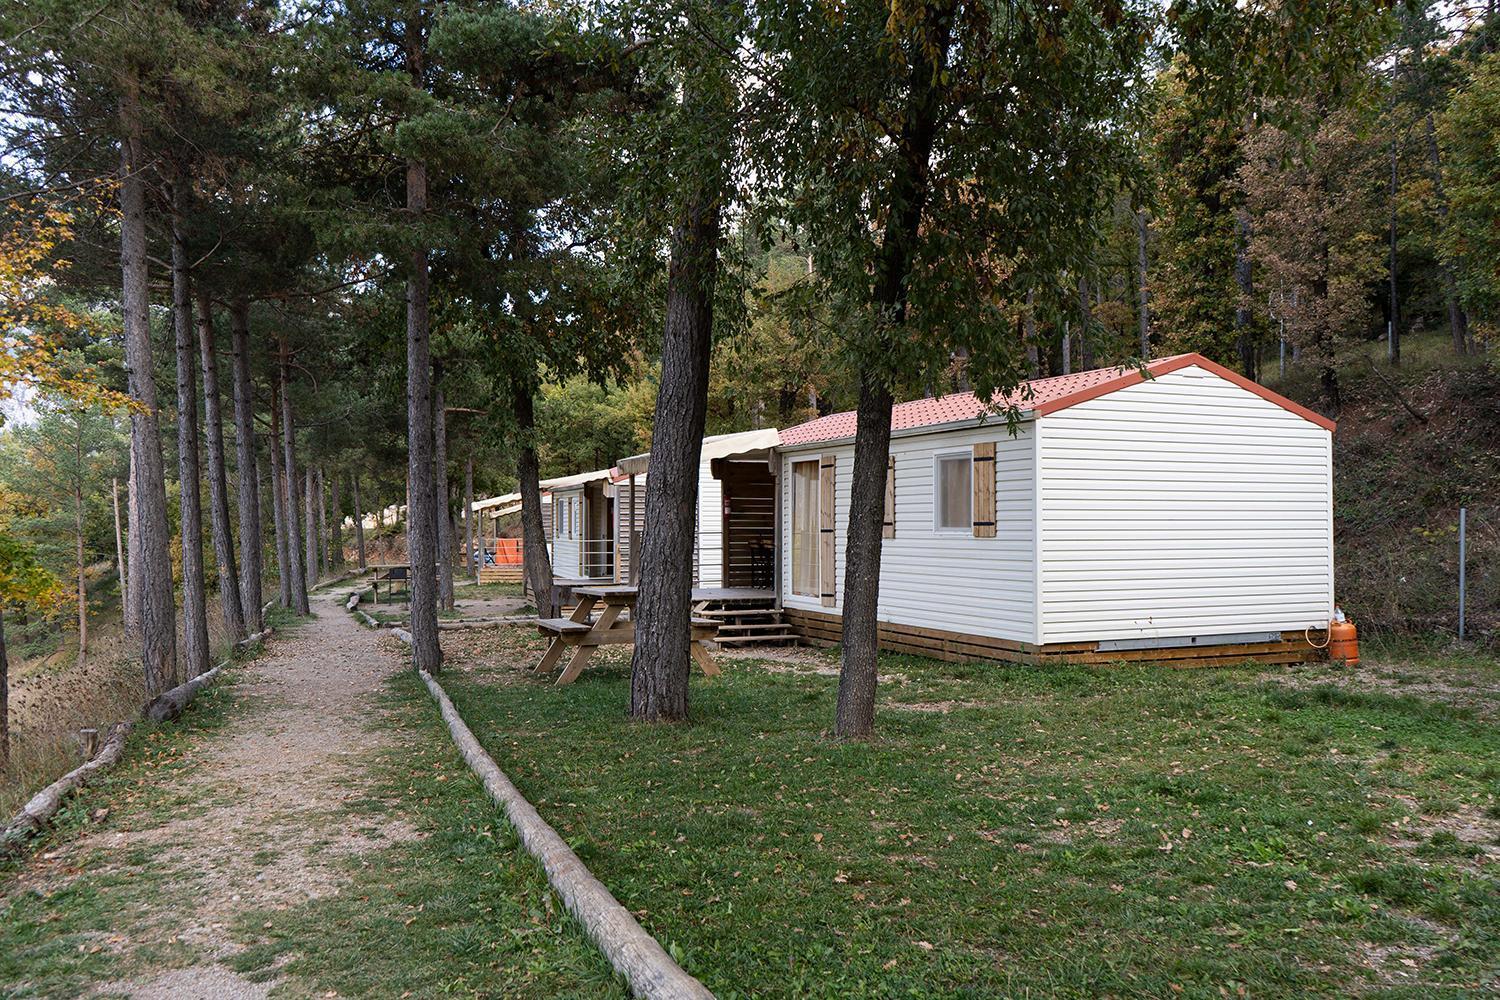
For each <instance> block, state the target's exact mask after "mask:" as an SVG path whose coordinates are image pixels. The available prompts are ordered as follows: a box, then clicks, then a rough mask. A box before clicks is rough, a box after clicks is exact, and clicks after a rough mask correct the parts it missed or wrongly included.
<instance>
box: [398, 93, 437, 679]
mask: <svg viewBox="0 0 1500 1000" xmlns="http://www.w3.org/2000/svg"><path fill="white" fill-rule="evenodd" d="M418 65H420V64H418ZM406 207H407V210H408V211H409V212H410V213H411V214H412V215H413V216H414V217H415V218H416V219H417V224H418V225H420V224H421V223H420V220H421V217H422V215H423V213H425V212H426V210H427V165H426V164H425V163H423V162H422V161H421V160H409V161H408V162H407V164H406ZM410 268H411V273H410V275H409V276H408V278H407V280H406V455H407V463H406V481H407V493H408V498H407V505H406V552H407V559H408V561H409V562H410V563H411V602H410V607H411V634H412V665H413V666H414V667H416V668H417V669H418V670H425V671H427V672H428V673H432V674H435V673H437V672H438V671H439V670H441V669H442V666H443V650H442V647H441V646H439V645H438V628H437V602H438V582H437V561H438V535H437V532H438V528H437V497H436V495H435V494H434V492H433V483H432V478H433V476H432V459H433V455H432V452H433V427H432V352H431V343H430V340H429V329H428V322H429V317H428V305H427V298H428V273H427V251H426V249H419V250H416V251H414V252H413V253H412V255H411V260H410Z"/></svg>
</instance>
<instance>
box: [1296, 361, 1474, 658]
mask: <svg viewBox="0 0 1500 1000" xmlns="http://www.w3.org/2000/svg"><path fill="white" fill-rule="evenodd" d="M1404 355H1405V358H1404V361H1403V364H1402V365H1401V366H1400V367H1399V368H1391V367H1390V366H1389V365H1387V364H1385V363H1384V360H1383V357H1382V358H1381V360H1379V361H1377V360H1375V358H1376V356H1377V355H1376V354H1375V353H1374V352H1373V351H1372V354H1371V356H1370V357H1369V358H1363V357H1361V358H1358V359H1357V360H1356V361H1354V362H1353V363H1351V364H1347V365H1345V366H1344V369H1343V371H1342V372H1341V391H1342V395H1343V407H1342V410H1341V411H1340V412H1339V413H1338V415H1337V416H1338V421H1339V426H1338V431H1337V433H1336V434H1335V436H1334V506H1335V514H1334V539H1335V549H1336V560H1337V568H1336V572H1337V591H1338V599H1339V604H1340V605H1341V606H1342V607H1343V608H1344V610H1345V611H1346V612H1347V613H1348V614H1349V615H1350V616H1351V617H1352V618H1354V619H1355V621H1356V622H1357V623H1358V624H1359V625H1360V627H1361V629H1362V630H1365V631H1366V632H1371V631H1373V632H1387V631H1389V632H1402V633H1428V634H1436V635H1453V634H1455V633H1456V630H1457V625H1458V511H1459V508H1460V507H1467V508H1468V585H1469V586H1468V614H1467V618H1468V637H1469V638H1470V639H1473V640H1476V641H1479V642H1481V643H1484V644H1488V645H1496V646H1500V367H1497V366H1496V364H1495V363H1494V360H1493V356H1490V357H1488V358H1455V357H1453V356H1452V354H1451V353H1449V351H1448V349H1447V344H1446V341H1445V339H1444V338H1437V337H1434V338H1432V339H1430V340H1419V341H1411V342H1409V343H1408V344H1407V345H1405V350H1404ZM1268 383H1269V384H1270V385H1272V387H1273V388H1276V389H1277V390H1278V391H1280V392H1283V393H1285V394H1286V395H1288V396H1290V397H1292V398H1293V399H1296V400H1298V401H1299V402H1302V403H1304V404H1306V405H1308V406H1311V407H1314V408H1319V405H1320V400H1319V394H1318V383H1317V373H1316V372H1313V371H1311V370H1302V371H1295V370H1294V371H1289V372H1288V374H1287V378H1286V379H1285V380H1284V381H1281V382H1279V383H1278V382H1277V381H1276V380H1268Z"/></svg>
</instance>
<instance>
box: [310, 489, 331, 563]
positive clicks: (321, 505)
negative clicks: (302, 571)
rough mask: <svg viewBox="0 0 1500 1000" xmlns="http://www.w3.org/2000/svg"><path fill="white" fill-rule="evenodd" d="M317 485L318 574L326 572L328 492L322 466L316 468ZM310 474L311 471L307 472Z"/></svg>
mask: <svg viewBox="0 0 1500 1000" xmlns="http://www.w3.org/2000/svg"><path fill="white" fill-rule="evenodd" d="M316 474H317V486H316V487H315V492H314V495H315V496H316V497H317V498H318V576H319V578H321V577H322V576H323V575H324V574H326V573H327V572H328V566H329V556H328V493H327V491H326V490H325V489H324V484H323V467H322V466H321V465H320V466H318V468H317V470H316ZM309 475H312V472H309Z"/></svg>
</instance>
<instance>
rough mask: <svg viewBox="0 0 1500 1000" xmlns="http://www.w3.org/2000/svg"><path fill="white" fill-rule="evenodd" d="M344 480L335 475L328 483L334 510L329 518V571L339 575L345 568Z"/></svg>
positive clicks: (331, 504) (330, 500)
mask: <svg viewBox="0 0 1500 1000" xmlns="http://www.w3.org/2000/svg"><path fill="white" fill-rule="evenodd" d="M342 485H343V481H342V478H341V477H340V476H339V475H337V474H335V475H334V476H333V478H332V479H330V480H329V481H328V491H329V493H331V494H332V496H330V497H329V505H330V506H331V507H332V508H333V511H332V516H331V517H329V518H328V531H329V534H328V571H329V572H330V573H338V572H339V571H340V570H342V569H343V568H344V497H343V492H342Z"/></svg>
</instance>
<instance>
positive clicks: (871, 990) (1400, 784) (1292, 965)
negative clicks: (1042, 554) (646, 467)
mask: <svg viewBox="0 0 1500 1000" xmlns="http://www.w3.org/2000/svg"><path fill="white" fill-rule="evenodd" d="M444 645H445V647H448V649H449V657H450V668H451V669H449V670H448V671H447V673H445V675H444V684H445V686H446V687H447V688H448V690H449V692H450V694H451V695H452V697H453V699H454V701H455V703H456V704H457V706H458V708H459V710H460V711H461V712H462V713H463V715H464V717H465V718H466V719H467V720H468V722H469V725H470V726H471V727H472V728H473V730H474V731H475V733H476V735H477V736H478V737H479V738H480V739H481V740H482V741H483V742H484V743H485V745H486V746H487V748H488V749H489V751H490V752H491V754H492V755H493V756H494V757H495V758H496V760H497V761H498V762H499V763H500V765H501V767H502V768H504V769H505V770H506V771H507V772H508V773H509V774H510V776H511V777H512V779H513V780H515V781H516V782H517V784H518V785H519V786H520V787H521V789H522V791H523V792H524V793H526V794H527V796H528V797H529V798H530V799H531V800H532V802H533V803H534V804H535V805H536V806H537V808H538V809H539V810H540V811H541V812H542V814H543V816H544V817H546V818H547V819H548V820H549V821H550V822H551V823H552V824H553V825H554V826H555V827H557V829H558V830H559V832H561V833H562V834H563V836H564V837H565V838H567V839H568V840H569V842H570V843H571V844H572V845H573V846H574V848H575V849H576V850H577V851H578V853H579V854H580V855H581V856H582V858H583V859H584V861H585V863H586V864H588V865H589V867H590V869H591V870H592V871H593V872H594V873H595V874H596V875H598V876H599V877H600V878H601V879H602V880H603V881H604V882H605V884H607V885H608V886H609V887H610V888H611V890H612V891H613V892H614V893H615V894H616V896H617V897H619V898H620V900H621V901H622V902H623V903H624V904H625V905H626V906H627V907H629V908H630V909H632V910H633V911H635V912H636V913H637V914H638V915H639V917H640V919H641V921H642V923H643V924H644V925H645V926H646V927H647V929H648V930H650V931H651V932H652V933H654V934H655V935H656V936H657V937H658V939H659V940H661V941H662V943H663V944H664V945H665V946H667V947H668V948H669V949H670V950H671V951H672V953H673V954H674V955H676V956H678V957H679V958H680V959H681V960H682V961H683V962H684V964H685V965H686V967H687V968H688V970H689V971H690V972H692V973H694V974H695V975H697V976H699V977H700V978H702V979H703V980H704V981H705V982H706V983H707V984H708V985H709V987H710V988H711V989H713V990H714V991H715V992H716V993H718V994H719V995H720V996H721V997H726V998H728V997H734V996H752V995H753V996H786V997H820V996H821V997H850V996H869V997H908V996H911V997H930V996H995V995H1011V996H1015V995H1029V996H1095V995H1100V994H1116V995H1135V996H1142V995H1149V996H1176V995H1187V996H1220V995H1229V996H1236V995H1249V996H1257V997H1265V996H1286V997H1292V996H1306V995H1309V994H1324V995H1347V994H1349V993H1350V992H1363V993H1366V994H1368V995H1376V996H1411V997H1416V996H1421V997H1433V996H1465V995H1473V994H1474V993H1475V992H1485V991H1488V990H1492V989H1495V988H1496V986H1497V984H1500V980H1497V976H1500V879H1497V877H1496V876H1497V873H1500V730H1497V727H1496V724H1497V719H1500V666H1497V664H1496V663H1494V662H1493V661H1488V660H1482V659H1471V660H1461V659H1460V660H1453V659H1445V658H1441V657H1435V656H1434V655H1431V654H1427V653H1423V652H1421V651H1410V650H1406V651H1402V650H1388V651H1375V652H1374V655H1373V656H1369V657H1367V659H1369V660H1370V661H1371V662H1372V663H1375V664H1377V665H1376V666H1372V667H1368V668H1365V669H1364V670H1363V671H1362V673H1361V674H1360V675H1358V676H1357V677H1355V678H1350V677H1349V676H1348V675H1347V674H1341V673H1340V672H1339V671H1336V670H1334V669H1332V668H1329V667H1326V666H1318V667H1311V668H1305V669H1302V670H1297V671H1291V672H1282V671H1276V672H1262V671H1258V670H1255V669H1253V668H1245V669H1239V670H1223V671H1173V670H1168V669H1164V668H1156V667H1140V668H1118V669H1082V668H1066V667H1064V668H1057V667H1049V668H1041V669H1028V668H1016V667H998V666H989V665H954V664H944V663H938V662H934V661H927V660H921V659H917V658H911V657H890V658H888V659H885V660H883V664H882V669H883V673H884V677H883V682H882V687H881V694H880V698H881V703H880V710H879V717H878V721H879V728H878V734H879V735H878V738H877V739H876V740H875V741H874V742H872V743H869V744H862V745H846V744H839V743H836V742H834V741H832V740H831V739H830V738H829V736H828V734H827V729H828V727H829V725H830V721H831V719H832V717H833V702H834V695H835V688H836V684H837V678H836V676H834V675H833V674H834V672H835V671H836V668H837V661H836V659H833V658H832V657H831V656H829V655H827V654H822V653H811V652H808V651H801V652H799V653H796V654H793V655H791V656H789V657H786V658H780V659H775V660H770V659H768V660H765V661H755V660H752V659H741V660H728V661H726V667H727V669H726V671H725V674H724V676H723V677H722V678H719V679H716V680H714V681H712V682H705V681H704V680H703V679H702V678H701V676H698V675H695V677H694V679H693V702H692V706H693V718H694V721H693V723H692V724H690V725H686V726H677V727H669V726H645V725H635V724H631V723H630V722H628V721H627V719H626V718H625V705H626V703H627V700H628V651H625V650H609V651H607V652H603V653H601V655H599V656H597V657H596V658H595V660H594V661H593V664H592V665H591V667H590V669H588V670H586V671H585V672H584V674H583V676H582V677H581V679H580V680H579V681H578V683H576V684H574V685H572V686H571V687H566V688H557V687H555V686H553V685H551V684H550V683H549V682H548V680H544V679H537V678H535V677H534V675H532V674H531V673H530V667H531V665H532V664H533V663H535V661H536V659H537V658H538V657H539V655H540V652H541V645H540V644H539V642H537V641H535V640H533V639H532V638H531V637H530V635H529V633H527V632H525V631H524V630H521V629H504V630H497V631H494V632H488V633H482V634H481V633H473V634H469V635H465V636H462V637H446V636H445V639H444ZM1379 664H1391V665H1390V666H1381V665H1379ZM1351 680H1352V681H1354V683H1351Z"/></svg>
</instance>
